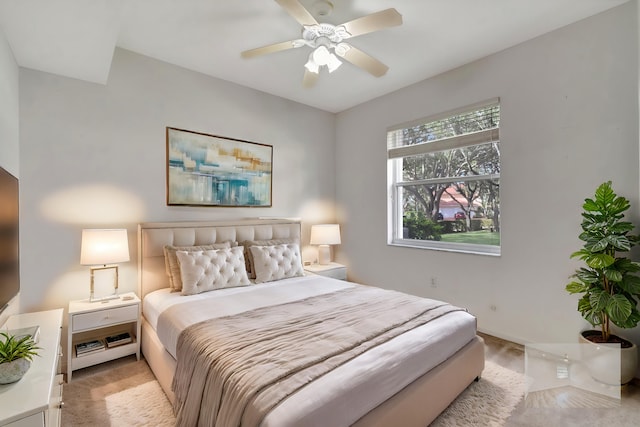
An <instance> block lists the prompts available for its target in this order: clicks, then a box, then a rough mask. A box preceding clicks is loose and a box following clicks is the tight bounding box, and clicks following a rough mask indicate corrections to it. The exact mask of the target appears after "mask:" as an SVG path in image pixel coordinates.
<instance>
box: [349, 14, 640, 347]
mask: <svg viewBox="0 0 640 427" xmlns="http://www.w3.org/2000/svg"><path fill="white" fill-rule="evenodd" d="M496 96H497V97H500V99H501V107H502V110H501V111H502V117H501V124H500V134H501V152H502V174H501V187H500V193H501V201H502V206H501V208H502V209H501V211H502V256H500V257H492V256H483V255H469V254H461V253H451V252H442V251H433V250H421V249H411V248H400V247H392V246H388V245H387V244H386V227H387V215H386V212H387V198H386V197H387V192H386V188H387V187H386V185H387V175H386V174H387V172H386V170H387V160H386V157H385V156H386V139H385V138H386V128H387V127H388V126H392V125H396V124H399V123H403V122H406V121H410V120H414V119H418V118H421V117H426V116H429V115H431V114H434V113H439V112H442V111H447V110H450V109H453V108H456V107H461V106H464V105H468V104H472V103H475V102H478V101H482V100H485V99H489V98H493V97H496ZM336 147H337V148H336V150H337V151H336V155H337V168H336V173H337V182H338V183H339V184H340V185H339V186H338V188H337V203H338V206H340V211H339V212H340V217H339V219H340V221H341V222H342V223H343V242H344V243H343V244H342V245H341V246H340V253H339V259H340V260H342V261H344V262H346V263H347V264H348V265H349V274H350V278H351V279H355V280H357V281H362V282H364V283H368V284H372V285H380V286H383V287H387V288H393V289H398V290H402V291H407V292H410V293H413V294H417V295H423V296H427V297H434V298H438V299H444V300H447V301H450V302H452V303H454V304H458V305H461V306H464V307H468V308H469V309H470V311H471V312H472V313H473V314H475V315H476V316H478V324H479V327H480V329H481V330H484V331H486V332H489V333H492V334H494V335H497V336H499V337H503V338H507V339H512V340H514V341H516V342H527V341H532V342H536V341H538V342H539V341H542V342H558V341H568V342H575V341H576V339H577V338H576V336H577V332H578V331H579V330H581V329H582V328H584V327H585V326H587V324H586V323H585V322H584V321H583V320H582V318H581V316H580V314H579V313H578V312H577V310H576V307H577V300H578V298H577V297H576V296H571V295H569V294H567V293H566V292H565V290H564V287H565V284H566V283H567V282H568V277H569V275H570V274H572V272H573V271H574V270H575V268H577V266H578V265H579V262H578V261H574V260H570V259H569V255H570V254H571V253H572V252H574V251H575V250H578V249H579V248H580V247H581V243H580V241H579V240H578V238H577V236H578V234H579V233H580V231H581V230H580V222H581V216H580V212H581V205H582V202H583V200H584V198H585V197H588V196H590V195H591V194H592V193H593V192H594V190H595V188H596V187H597V186H598V185H599V184H600V183H602V182H603V181H606V180H612V181H613V185H614V189H615V190H616V191H617V192H618V193H619V194H622V195H624V196H626V197H627V198H629V199H630V200H631V203H632V206H633V210H632V211H631V218H630V219H631V220H632V221H634V222H635V223H636V224H640V221H638V219H639V218H638V217H639V214H640V211H639V205H638V201H639V200H638V195H639V191H640V189H639V186H638V158H639V152H638V28H637V13H636V3H635V2H630V3H628V4H625V5H623V6H621V7H618V8H616V9H613V10H611V11H609V12H605V13H604V14H600V15H597V16H595V17H592V18H589V19H587V20H584V21H581V22H578V23H576V24H574V25H571V26H568V27H564V28H562V29H559V30H557V31H554V32H552V33H549V34H547V35H544V36H542V37H539V38H537V39H534V40H531V41H528V42H526V43H523V44H521V45H518V46H515V47H513V48H510V49H508V50H505V51H503V52H500V53H497V54H495V55H491V56H489V57H487V58H484V59H482V60H479V61H477V62H474V63H471V64H468V65H466V66H463V67H461V68H459V69H456V70H453V71H450V72H447V73H444V74H442V75H439V76H437V77H434V78H431V79H428V80H425V81H423V82H420V83H418V84H415V85H413V86H411V87H407V88H405V89H403V90H400V91H397V92H395V93H393V94H390V95H388V96H384V97H381V98H378V99H376V100H373V101H371V102H368V103H366V104H362V105H360V106H357V107H355V108H353V109H351V110H348V111H345V112H343V113H340V114H339V115H338V117H337V139H336ZM356 158H357V159H358V165H362V164H366V165H368V167H366V168H363V167H360V166H358V167H356V165H354V163H353V161H352V159H356ZM636 231H640V230H636ZM431 278H434V280H435V282H436V283H435V286H432V285H431ZM624 335H625V336H627V337H631V338H633V339H634V340H635V341H636V343H639V344H640V330H639V329H636V330H633V331H625V332H624Z"/></svg>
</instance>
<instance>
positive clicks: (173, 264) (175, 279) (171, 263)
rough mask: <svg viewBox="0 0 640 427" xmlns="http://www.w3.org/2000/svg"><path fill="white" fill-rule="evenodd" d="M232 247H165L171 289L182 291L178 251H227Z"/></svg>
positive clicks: (166, 266) (227, 243)
mask: <svg viewBox="0 0 640 427" xmlns="http://www.w3.org/2000/svg"><path fill="white" fill-rule="evenodd" d="M230 247H231V243H230V242H223V243H212V244H210V245H200V246H173V245H165V247H164V265H165V268H166V270H167V276H169V287H170V288H171V290H172V291H181V290H182V279H181V278H180V264H179V263H178V257H176V251H184V252H195V251H210V250H212V249H227V248H230Z"/></svg>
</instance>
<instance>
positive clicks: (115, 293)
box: [89, 265, 120, 302]
mask: <svg viewBox="0 0 640 427" xmlns="http://www.w3.org/2000/svg"><path fill="white" fill-rule="evenodd" d="M111 269H114V270H116V271H115V273H114V280H113V295H107V296H104V297H98V298H96V297H95V294H94V273H95V272H96V271H98V270H111ZM89 271H90V272H91V288H90V291H89V302H107V301H110V300H113V299H117V298H120V295H118V266H117V265H103V266H102V267H91V268H90V269H89Z"/></svg>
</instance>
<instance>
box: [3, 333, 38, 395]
mask: <svg viewBox="0 0 640 427" xmlns="http://www.w3.org/2000/svg"><path fill="white" fill-rule="evenodd" d="M0 337H1V338H0V384H9V383H13V382H16V381H18V380H19V379H20V378H22V376H23V375H24V374H25V373H26V372H27V370H28V369H29V367H30V366H31V361H32V360H33V356H37V354H38V350H40V347H37V346H36V343H35V342H34V341H33V340H32V339H31V336H28V335H27V336H25V337H22V338H20V339H18V338H16V337H15V336H14V335H11V334H9V333H8V332H0Z"/></svg>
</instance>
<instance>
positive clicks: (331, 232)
mask: <svg viewBox="0 0 640 427" xmlns="http://www.w3.org/2000/svg"><path fill="white" fill-rule="evenodd" d="M309 243H310V244H312V245H319V246H318V263H319V264H323V265H326V264H329V263H330V262H331V248H330V247H329V245H339V244H340V226H339V225H338V224H320V225H312V226H311V241H310V242H309Z"/></svg>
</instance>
